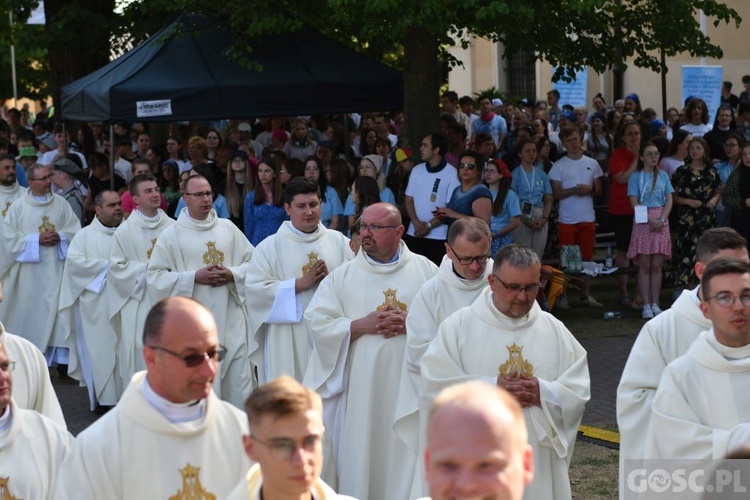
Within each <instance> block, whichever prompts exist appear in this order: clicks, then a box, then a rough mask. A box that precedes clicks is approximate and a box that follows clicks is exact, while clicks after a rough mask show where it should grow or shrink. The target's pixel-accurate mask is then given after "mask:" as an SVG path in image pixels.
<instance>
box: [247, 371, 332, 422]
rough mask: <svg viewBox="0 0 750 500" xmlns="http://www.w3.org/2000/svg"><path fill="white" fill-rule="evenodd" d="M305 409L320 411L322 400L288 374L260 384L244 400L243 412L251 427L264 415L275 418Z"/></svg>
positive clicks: (321, 409)
mask: <svg viewBox="0 0 750 500" xmlns="http://www.w3.org/2000/svg"><path fill="white" fill-rule="evenodd" d="M307 410H316V411H320V412H322V411H323V401H322V400H321V399H320V396H319V395H318V393H317V392H315V391H313V390H311V389H308V388H306V387H303V386H302V384H300V383H299V382H297V381H296V380H295V379H293V378H291V377H288V376H282V377H279V378H277V379H274V380H272V381H271V382H268V383H267V384H263V385H261V386H260V387H258V388H257V389H255V390H254V391H253V392H251V393H250V396H248V398H247V400H246V401H245V413H247V419H248V421H249V422H250V427H251V428H252V426H253V425H254V424H257V422H258V421H259V420H260V419H261V418H262V417H263V416H264V415H270V416H271V417H273V419H274V420H276V419H278V418H281V417H286V416H288V415H291V414H294V413H302V412H304V411H307Z"/></svg>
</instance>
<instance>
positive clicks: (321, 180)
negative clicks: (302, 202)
mask: <svg viewBox="0 0 750 500" xmlns="http://www.w3.org/2000/svg"><path fill="white" fill-rule="evenodd" d="M305 177H306V178H308V179H310V180H312V181H315V183H316V184H318V189H319V190H320V200H321V202H320V222H321V223H323V225H324V226H325V227H327V228H330V229H338V227H339V217H341V215H342V214H343V213H344V207H342V206H341V200H340V199H339V195H338V194H337V193H336V190H335V189H333V187H331V186H329V185H328V179H327V178H326V175H325V173H324V172H323V165H322V163H321V162H320V159H319V158H318V157H317V156H308V157H307V158H306V159H305Z"/></svg>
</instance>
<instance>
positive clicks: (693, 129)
mask: <svg viewBox="0 0 750 500" xmlns="http://www.w3.org/2000/svg"><path fill="white" fill-rule="evenodd" d="M680 128H681V129H682V130H684V131H685V132H690V135H692V136H693V138H695V137H703V136H704V135H706V134H707V133H708V132H710V131H711V129H712V128H713V126H712V125H711V124H710V123H707V124H705V125H704V124H702V123H701V124H700V125H693V124H692V123H686V124H685V125H683V126H682V127H680Z"/></svg>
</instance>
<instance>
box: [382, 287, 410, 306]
mask: <svg viewBox="0 0 750 500" xmlns="http://www.w3.org/2000/svg"><path fill="white" fill-rule="evenodd" d="M397 291H398V290H394V289H392V288H389V289H388V290H386V291H385V292H383V295H385V300H384V301H383V303H382V304H380V305H379V306H378V311H382V310H383V309H385V308H386V307H388V306H392V307H397V308H399V309H401V310H402V311H406V304H404V303H403V302H399V301H398V297H396V292H397Z"/></svg>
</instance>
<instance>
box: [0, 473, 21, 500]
mask: <svg viewBox="0 0 750 500" xmlns="http://www.w3.org/2000/svg"><path fill="white" fill-rule="evenodd" d="M9 482H10V478H9V477H0V500H21V499H20V498H18V497H14V496H13V495H12V494H11V493H10V489H9V487H8V483H9Z"/></svg>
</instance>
